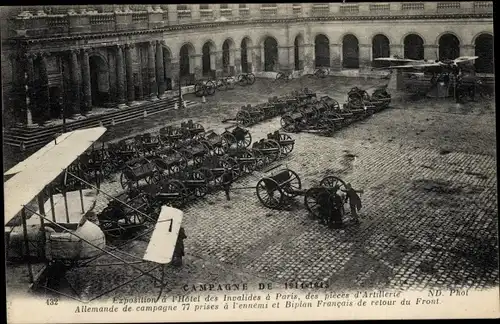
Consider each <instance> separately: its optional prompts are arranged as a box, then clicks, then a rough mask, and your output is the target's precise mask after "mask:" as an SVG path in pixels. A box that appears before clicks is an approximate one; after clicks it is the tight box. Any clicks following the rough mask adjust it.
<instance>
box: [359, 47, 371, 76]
mask: <svg viewBox="0 0 500 324" xmlns="http://www.w3.org/2000/svg"><path fill="white" fill-rule="evenodd" d="M371 53H372V45H371V44H359V69H360V70H367V69H371V56H372V55H371Z"/></svg>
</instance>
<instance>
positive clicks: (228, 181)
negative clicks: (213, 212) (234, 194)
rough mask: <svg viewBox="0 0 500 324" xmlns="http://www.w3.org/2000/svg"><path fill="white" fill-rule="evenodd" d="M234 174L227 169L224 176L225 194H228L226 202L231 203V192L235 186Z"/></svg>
mask: <svg viewBox="0 0 500 324" xmlns="http://www.w3.org/2000/svg"><path fill="white" fill-rule="evenodd" d="M233 181H234V179H233V173H232V172H231V170H229V169H225V170H224V173H223V174H222V187H223V188H224V192H225V193H226V200H227V201H230V200H231V198H230V197H229V191H230V190H231V185H232V184H233Z"/></svg>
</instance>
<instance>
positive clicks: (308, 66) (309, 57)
mask: <svg viewBox="0 0 500 324" xmlns="http://www.w3.org/2000/svg"><path fill="white" fill-rule="evenodd" d="M301 46H302V48H303V52H304V57H303V61H304V73H309V72H312V71H313V70H314V45H311V44H303V45H301ZM330 55H331V53H330Z"/></svg>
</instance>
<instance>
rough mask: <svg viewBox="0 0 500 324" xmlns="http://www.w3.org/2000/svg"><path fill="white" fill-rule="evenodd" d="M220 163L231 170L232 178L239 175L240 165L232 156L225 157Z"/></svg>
mask: <svg viewBox="0 0 500 324" xmlns="http://www.w3.org/2000/svg"><path fill="white" fill-rule="evenodd" d="M220 164H221V167H223V168H224V169H226V170H229V171H230V172H231V174H232V178H233V179H237V178H238V177H239V176H240V166H239V165H238V162H237V161H236V160H235V159H234V158H232V157H227V158H225V159H223V160H222V161H221V162H220Z"/></svg>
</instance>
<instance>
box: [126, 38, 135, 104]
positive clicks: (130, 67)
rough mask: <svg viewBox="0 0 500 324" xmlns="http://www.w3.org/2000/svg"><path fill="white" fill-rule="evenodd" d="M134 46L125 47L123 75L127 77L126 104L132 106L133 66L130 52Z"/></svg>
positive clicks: (133, 92)
mask: <svg viewBox="0 0 500 324" xmlns="http://www.w3.org/2000/svg"><path fill="white" fill-rule="evenodd" d="M133 48H134V44H127V45H125V66H126V67H125V74H126V76H127V102H128V104H129V105H130V104H132V103H133V102H134V101H135V82H134V65H133V63H134V62H133V60H132V50H133Z"/></svg>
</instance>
